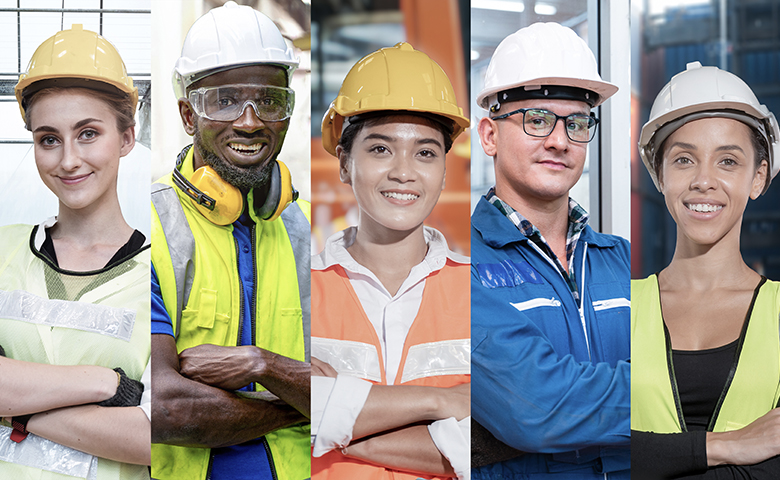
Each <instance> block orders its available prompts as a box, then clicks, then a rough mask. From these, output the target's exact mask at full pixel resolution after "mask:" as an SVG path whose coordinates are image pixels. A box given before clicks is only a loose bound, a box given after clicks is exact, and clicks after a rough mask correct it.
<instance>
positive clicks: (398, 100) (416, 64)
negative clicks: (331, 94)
mask: <svg viewBox="0 0 780 480" xmlns="http://www.w3.org/2000/svg"><path fill="white" fill-rule="evenodd" d="M385 110H390V111H393V110H400V111H409V112H420V113H429V114H432V115H436V116H438V117H441V118H443V119H444V120H445V121H449V122H451V126H452V134H451V135H450V137H451V138H452V140H455V138H456V137H457V136H458V135H460V134H461V132H463V130H465V129H466V128H468V126H469V119H468V118H466V117H465V116H463V109H461V108H460V107H458V104H457V102H456V100H455V90H454V89H453V88H452V83H450V79H449V78H447V74H446V73H444V70H442V69H441V67H440V66H439V65H438V64H437V63H436V62H434V61H433V60H431V59H430V58H429V57H428V55H426V54H424V53H423V52H420V51H417V50H415V49H414V48H413V47H412V46H411V45H409V44H408V43H405V42H402V43H399V44H397V45H395V46H394V47H389V48H382V49H379V50H377V51H376V52H373V53H370V54H369V55H367V56H365V57H363V58H362V59H360V61H358V62H357V63H356V64H355V65H354V66H353V67H352V69H351V70H350V71H349V73H348V74H347V77H346V78H345V79H344V83H342V85H341V90H339V95H338V96H337V97H336V99H335V100H334V101H333V103H331V104H330V107H329V108H328V111H327V112H325V117H323V119H322V146H323V147H324V148H325V150H327V151H328V153H330V154H331V155H334V156H335V155H336V145H338V143H339V139H340V138H341V132H342V127H343V125H344V119H345V118H347V117H351V116H354V115H359V114H363V113H367V112H379V111H385Z"/></svg>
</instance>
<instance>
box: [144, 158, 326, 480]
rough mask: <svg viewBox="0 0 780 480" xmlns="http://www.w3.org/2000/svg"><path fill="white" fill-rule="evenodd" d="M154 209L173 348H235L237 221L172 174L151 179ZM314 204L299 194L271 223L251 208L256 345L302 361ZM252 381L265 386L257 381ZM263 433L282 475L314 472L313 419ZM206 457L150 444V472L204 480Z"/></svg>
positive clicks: (188, 165) (187, 166)
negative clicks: (202, 205) (220, 216)
mask: <svg viewBox="0 0 780 480" xmlns="http://www.w3.org/2000/svg"><path fill="white" fill-rule="evenodd" d="M181 172H182V174H184V176H185V177H186V178H189V177H190V176H191V175H192V149H190V152H189V154H188V155H187V157H186V159H185V160H184V162H183V163H182V166H181ZM253 193H254V192H253V191H250V193H249V198H248V204H249V205H252V202H253V198H252V195H253ZM152 206H153V209H152V261H153V263H154V267H155V271H156V272H157V275H158V278H159V281H160V289H161V291H162V295H163V298H164V299H165V301H166V305H165V307H166V310H167V311H168V315H169V316H170V318H171V319H172V321H173V327H174V334H175V336H176V348H177V350H178V351H179V352H181V351H182V350H184V349H186V348H189V347H193V346H196V345H201V344H204V343H210V344H215V345H223V346H235V345H237V344H238V342H239V329H240V322H241V317H242V313H243V312H242V299H241V295H242V293H241V284H240V280H239V273H238V264H237V254H236V248H237V247H236V244H235V240H234V238H233V234H232V232H233V226H232V225H227V226H224V227H221V226H218V225H215V224H213V223H211V222H209V220H208V219H206V218H205V217H204V216H203V215H201V214H200V213H199V212H198V211H197V210H196V209H195V207H194V206H193V204H192V202H191V200H190V199H189V197H187V196H186V195H184V194H183V193H182V192H181V190H179V189H178V188H177V187H174V186H173V181H172V179H171V175H170V174H169V175H167V176H165V177H164V178H163V179H161V180H160V181H159V182H158V183H155V184H154V185H153V186H152ZM308 211H309V205H308V203H307V202H302V201H299V202H296V203H293V204H290V205H289V206H288V207H287V208H286V209H285V211H284V212H283V213H282V216H281V217H280V218H278V219H276V220H274V221H270V222H266V221H263V220H259V219H257V218H256V217H255V215H254V212H253V211H251V209H250V216H252V219H253V220H254V221H255V222H256V226H255V231H254V233H253V239H254V243H255V251H254V255H255V268H256V270H255V280H256V283H255V299H254V302H253V304H254V306H255V312H254V318H255V322H256V325H255V328H254V329H253V331H255V332H257V334H256V335H255V338H254V344H255V345H256V346H258V347H260V348H264V349H267V350H270V351H272V352H274V353H277V354H280V355H283V356H285V357H289V358H292V359H295V360H300V361H309V349H308V339H309V311H310V310H309V308H310V302H309V272H310V261H311V259H310V247H309V238H310V232H311V228H310V224H309V220H308ZM255 388H256V389H257V390H258V391H259V390H263V387H262V386H261V385H257V384H256V385H255ZM265 438H266V440H267V442H268V445H269V447H270V452H271V457H272V465H273V468H275V470H276V476H277V478H279V480H302V479H304V478H308V477H309V476H310V462H309V457H310V453H309V451H310V450H309V443H310V426H309V425H308V424H306V425H294V426H291V427H287V428H283V429H280V430H276V431H275V432H272V433H269V434H267V435H266V436H265ZM210 460H211V450H210V449H208V448H186V447H178V446H173V445H162V444H153V445H152V477H153V478H157V479H160V480H167V479H182V480H203V479H205V478H206V476H207V474H208V471H209V467H210Z"/></svg>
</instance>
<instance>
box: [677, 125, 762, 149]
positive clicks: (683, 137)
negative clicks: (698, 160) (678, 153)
mask: <svg viewBox="0 0 780 480" xmlns="http://www.w3.org/2000/svg"><path fill="white" fill-rule="evenodd" d="M751 136H752V132H751V129H750V127H748V126H747V125H745V124H744V123H742V122H740V121H739V120H734V119H732V118H700V119H698V120H694V121H692V122H688V123H686V124H684V125H683V126H681V127H680V128H678V129H677V130H675V131H674V132H673V133H672V134H671V135H669V138H667V139H666V142H665V146H666V148H665V150H668V149H669V148H670V147H671V146H673V145H674V144H675V143H685V144H690V145H694V146H699V145H700V146H702V147H707V146H710V147H713V148H717V147H718V146H722V145H737V146H739V147H741V148H743V149H745V151H748V150H747V149H750V151H752V149H753V142H752V139H751Z"/></svg>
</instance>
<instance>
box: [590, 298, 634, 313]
mask: <svg viewBox="0 0 780 480" xmlns="http://www.w3.org/2000/svg"><path fill="white" fill-rule="evenodd" d="M620 307H631V301H630V300H629V299H627V298H610V299H609V300H598V301H596V302H593V310H595V311H597V312H598V311H600V310H608V309H610V308H620Z"/></svg>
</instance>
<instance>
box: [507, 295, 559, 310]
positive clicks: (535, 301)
mask: <svg viewBox="0 0 780 480" xmlns="http://www.w3.org/2000/svg"><path fill="white" fill-rule="evenodd" d="M509 304H510V305H512V306H513V307H515V308H516V309H518V310H519V311H521V312H523V311H525V310H530V309H532V308H536V307H560V306H561V302H560V300H556V299H554V298H532V299H531V300H526V301H525V302H520V303H511V302H510V303H509Z"/></svg>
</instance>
